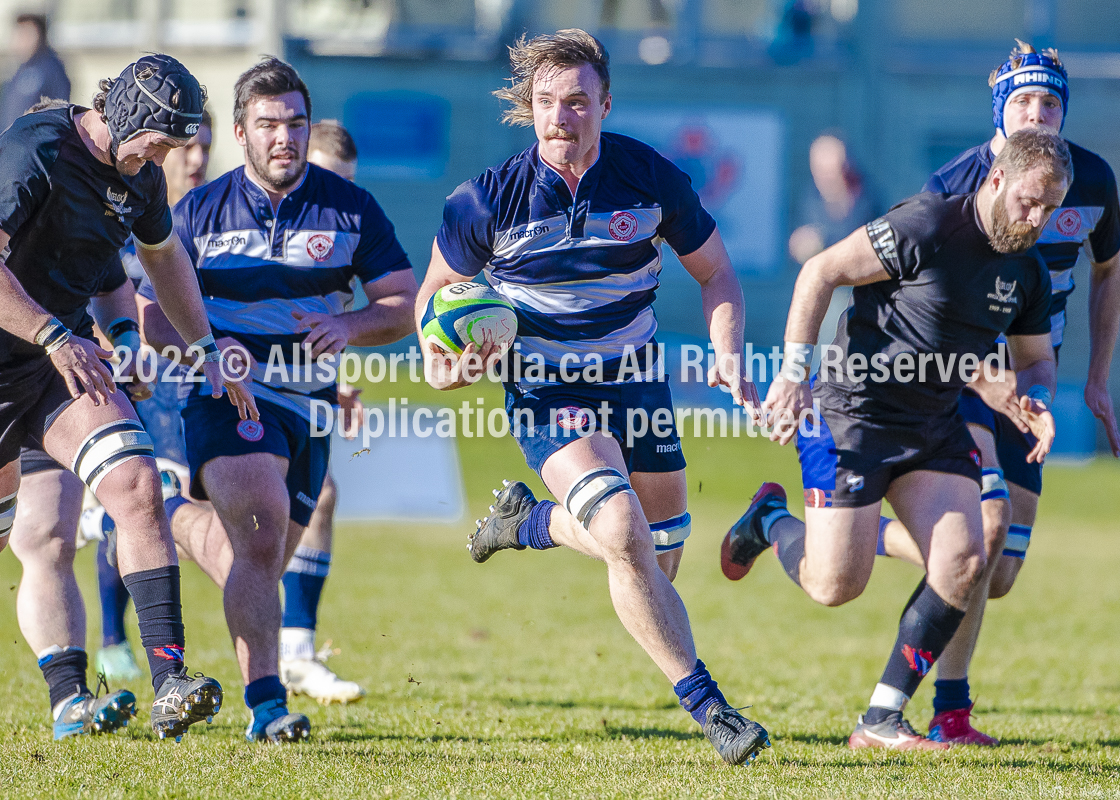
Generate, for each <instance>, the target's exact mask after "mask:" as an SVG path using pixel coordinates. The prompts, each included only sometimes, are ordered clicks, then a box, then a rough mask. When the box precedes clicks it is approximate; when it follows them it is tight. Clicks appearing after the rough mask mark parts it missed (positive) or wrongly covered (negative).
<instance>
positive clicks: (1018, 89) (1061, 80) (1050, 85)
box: [992, 51, 1069, 136]
mask: <svg viewBox="0 0 1120 800" xmlns="http://www.w3.org/2000/svg"><path fill="white" fill-rule="evenodd" d="M1051 52H1052V51H1050V52H1046V53H1019V52H1013V53H1012V55H1011V57H1010V58H1009V59H1007V61H1005V62H1004V63H1003V65H1002V66H1000V68H999V69H998V70H996V72H995V75H993V76H992V117H993V120H994V122H995V124H996V129H997V130H999V131H1000V132H1001V133H1002V134H1003V135H1004V136H1006V135H1007V131H1005V130H1004V129H1003V110H1004V109H1005V108H1006V107H1007V103H1008V101H1010V100H1011V98H1012V97H1014V96H1015V95H1017V94H1022V93H1023V92H1026V91H1038V90H1039V89H1043V90H1045V91H1047V92H1050V94H1052V95H1054V96H1055V97H1057V98H1058V99H1059V100H1061V101H1062V124H1061V126H1059V130H1061V128H1062V127H1064V126H1065V124H1066V114H1067V113H1069V76H1068V75H1067V74H1066V68H1065V67H1063V66H1062V62H1061V61H1059V60H1058V59H1057V58H1055V57H1054V56H1052V55H1051V54H1050V53H1051Z"/></svg>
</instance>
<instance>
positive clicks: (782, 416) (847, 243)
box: [762, 227, 890, 445]
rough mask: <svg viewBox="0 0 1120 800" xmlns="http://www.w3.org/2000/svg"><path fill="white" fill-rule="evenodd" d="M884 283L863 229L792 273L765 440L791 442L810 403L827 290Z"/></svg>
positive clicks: (766, 411) (766, 412) (767, 408)
mask: <svg viewBox="0 0 1120 800" xmlns="http://www.w3.org/2000/svg"><path fill="white" fill-rule="evenodd" d="M889 279H890V275H889V274H888V273H887V271H886V270H885V269H884V268H883V264H882V262H881V261H880V260H879V256H878V255H876V253H875V248H874V247H872V246H871V238H870V237H869V236H868V234H867V229H866V228H862V227H861V228H859V229H858V230H856V231H855V232H854V233H852V234H851V235H850V236H848V237H847V238H845V239H843V240H841V241H839V242H837V243H836V244H834V245H833V246H832V247H830V248H828V249H827V250H825V251H824V252H823V253H819V254H817V255H815V256H813V257H812V258H810V259H809V260H808V261H806V262H805V266H803V267H802V268H801V271H800V272H799V273H798V274H797V283H796V284H794V287H793V299H792V300H791V301H790V305H789V316H788V317H787V318H786V333H785V357H784V358H783V361H782V370H781V372H780V373H779V374H778V375H777V376H776V377H775V378H774V381H773V382H772V383H771V384H770V391H769V392H767V394H766V402H765V403H763V404H762V410H763V415H764V418H765V420H766V422H767V423H768V424H769V425H771V426H772V431H771V433H770V439H771V441H776V442H778V443H779V444H783V445H784V444H788V443H789V442H791V441H792V440H793V436H794V434H795V433H797V423H798V415H800V414H801V412H802V411H803V410H804V409H806V408H808V407H810V406H811V405H812V398H811V396H810V393H809V366H810V363H811V362H812V359H813V348H814V347H815V346H816V343H817V333H818V332H819V331H820V329H821V323H822V322H824V315H825V312H827V311H828V304H829V302H830V301H831V300H832V292H833V290H834V289H836V287H837V286H862V285H864V284H868V283H875V282H877V281H885V280H889Z"/></svg>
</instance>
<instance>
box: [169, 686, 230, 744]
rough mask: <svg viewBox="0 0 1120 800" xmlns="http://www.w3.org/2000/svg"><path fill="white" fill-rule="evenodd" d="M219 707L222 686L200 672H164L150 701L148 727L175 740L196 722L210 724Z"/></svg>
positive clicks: (181, 736) (180, 737)
mask: <svg viewBox="0 0 1120 800" xmlns="http://www.w3.org/2000/svg"><path fill="white" fill-rule="evenodd" d="M221 709H222V685H221V684H220V683H218V682H217V681H216V680H214V679H213V678H208V677H206V676H205V675H203V674H202V673H201V672H196V673H195V674H194V675H193V676H191V675H187V674H186V673H185V672H184V673H182V674H178V675H177V674H175V673H174V672H173V673H171V674H170V675H168V676H167V677H166V678H164V680H163V684H162V685H161V686H160V687H159V691H158V692H156V699H155V702H153V703H152V730H154V731H155V732H156V736H158V737H159V738H160V739H174V740H175V741H179V740H180V739H182V738H183V734H184V733H186V732H187V728H189V727H190V726H191V725H194V724H195V723H196V722H202V720H206V722H207V723H210V722H212V721H213V719H214V715H215V714H217V713H218V712H219V711H221Z"/></svg>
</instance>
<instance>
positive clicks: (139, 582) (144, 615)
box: [122, 565, 186, 691]
mask: <svg viewBox="0 0 1120 800" xmlns="http://www.w3.org/2000/svg"><path fill="white" fill-rule="evenodd" d="M122 580H123V581H124V585H125V586H127V587H128V593H129V594H131V595H132V604H133V605H134V606H136V619H137V621H138V622H139V623H140V641H141V642H142V643H143V644H144V650H145V652H146V653H147V654H148V666H149V667H150V668H151V671H152V686H154V687H155V689H156V691H159V687H160V686H161V685H162V684H163V681H164V679H165V678H166V677H167V676H168V675H170V674H171V673H173V672H176V673H181V672H182V671H183V669H184V667H183V647H184V645H185V643H186V638H185V636H184V632H183V607H182V605H181V604H180V600H179V567H178V566H175V565H172V566H167V567H158V568H156V569H146V570H143V571H141V572H133V573H131V574H129V575H124V576H122Z"/></svg>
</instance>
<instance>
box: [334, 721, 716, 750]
mask: <svg viewBox="0 0 1120 800" xmlns="http://www.w3.org/2000/svg"><path fill="white" fill-rule="evenodd" d="M315 736H316V738H317V739H319V740H320V741H323V742H375V741H381V742H462V743H465V744H478V745H486V744H495V743H505V744H510V743H515V742H540V743H548V744H557V743H565V742H567V743H575V744H578V743H582V742H589V741H599V742H601V741H603V740H604V739H622V738H627V739H662V740H665V739H671V740H676V741H683V742H687V741H692V740H694V739H702V738H703V734H701V733H700V732H684V731H678V730H672V729H668V728H635V727H632V726H628V725H622V726H617V727H616V726H614V725H609V724H608V725H605V726H603V727H595V728H589V729H583V730H570V731H567V732H564V733H557V734H554V735H553V734H541V733H526V734H516V733H510V734H507V735H504V736H470V735H461V734H453V733H429V734H423V735H421V734H416V735H411V736H410V735H406V734H400V733H378V732H376V731H370V730H368V729H366V728H364V727H362V726H360V725H341V726H338V727H335V726H331V728H329V729H328V730H324V729H322V728H320V729H318V730H317V731H316V732H315Z"/></svg>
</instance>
